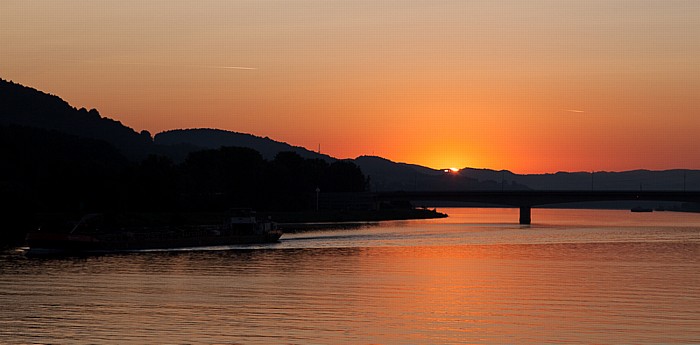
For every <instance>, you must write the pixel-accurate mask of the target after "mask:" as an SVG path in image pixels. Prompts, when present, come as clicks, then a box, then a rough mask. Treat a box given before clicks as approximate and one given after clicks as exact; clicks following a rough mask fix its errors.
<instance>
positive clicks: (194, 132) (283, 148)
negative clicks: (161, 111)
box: [154, 128, 336, 162]
mask: <svg viewBox="0 0 700 345" xmlns="http://www.w3.org/2000/svg"><path fill="white" fill-rule="evenodd" d="M154 140H155V143H156V144H158V145H161V146H170V147H176V146H179V147H183V148H184V147H188V146H189V148H190V149H191V150H196V149H198V148H199V149H218V148H220V147H224V146H235V147H247V148H251V149H253V150H256V151H258V152H260V154H261V155H262V157H263V158H265V159H268V160H271V159H274V158H275V156H276V155H277V154H278V153H280V152H294V153H296V154H298V155H300V156H301V157H303V158H307V159H323V160H325V161H326V162H333V161H335V160H336V159H335V158H333V157H330V156H328V155H323V154H319V153H316V152H313V151H310V150H307V149H305V148H303V147H299V146H292V145H289V144H287V143H283V142H279V141H275V140H272V139H270V138H267V137H265V138H262V137H258V136H254V135H251V134H245V133H238V132H231V131H225V130H221V129H207V128H196V129H176V130H171V131H165V132H161V133H158V134H156V135H155V138H154Z"/></svg>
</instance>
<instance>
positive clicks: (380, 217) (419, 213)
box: [262, 208, 447, 223]
mask: <svg viewBox="0 0 700 345" xmlns="http://www.w3.org/2000/svg"><path fill="white" fill-rule="evenodd" d="M262 215H264V216H266V217H270V218H271V219H272V220H273V221H275V222H278V223H340V222H378V221H384V220H410V219H433V218H446V217H447V214H445V213H440V212H438V211H437V210H435V209H432V210H431V209H423V208H417V209H389V210H325V211H318V212H316V211H305V212H266V213H262Z"/></svg>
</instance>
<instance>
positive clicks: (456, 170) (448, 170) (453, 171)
mask: <svg viewBox="0 0 700 345" xmlns="http://www.w3.org/2000/svg"><path fill="white" fill-rule="evenodd" d="M442 171H444V172H446V173H453V174H456V173H458V172H459V169H458V168H449V169H443V170H442Z"/></svg>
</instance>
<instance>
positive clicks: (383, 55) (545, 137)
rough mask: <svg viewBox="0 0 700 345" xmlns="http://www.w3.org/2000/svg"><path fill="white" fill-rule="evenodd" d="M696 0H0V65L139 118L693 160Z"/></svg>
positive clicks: (411, 159) (420, 159) (617, 162)
mask: <svg viewBox="0 0 700 345" xmlns="http://www.w3.org/2000/svg"><path fill="white" fill-rule="evenodd" d="M699 18H700V1H695V0H684V1H681V0H666V1H661V0H658V1H650V0H635V1H632V0H626V1H623V0H531V1H520V0H503V1H484V0H475V1H463V0H444V1H440V0H437V1H423V0H420V1H419V0H405V1H398V0H374V1H370V0H233V1H213V0H209V1H134V0H132V1H111V0H102V1H68V0H56V1H48V0H47V1H37V0H21V1H17V0H3V1H2V2H0V47H2V48H0V77H1V78H3V79H8V80H13V81H15V82H18V83H21V84H24V85H27V86H31V87H34V88H37V89H39V90H42V91H45V92H49V93H52V94H56V95H58V96H60V97H62V98H64V99H65V100H66V101H68V102H69V103H70V104H72V105H73V106H76V107H86V108H97V109H98V110H99V111H100V113H101V114H102V115H103V116H106V117H111V118H114V119H117V120H120V121H122V122H123V123H124V124H126V125H128V126H130V127H132V128H134V129H136V130H137V131H139V130H142V129H147V130H149V131H151V132H152V133H157V132H159V131H163V130H168V129H175V128H192V127H212V128H221V129H226V130H232V131H239V132H246V133H252V134H255V135H260V136H269V137H271V138H273V139H276V140H280V141H286V142H289V143H290V144H293V145H299V146H304V147H307V148H309V149H312V150H316V149H317V147H318V145H319V144H320V145H321V150H322V152H323V153H327V154H330V155H332V156H336V157H339V158H354V157H356V156H359V155H378V156H383V157H386V158H389V159H391V160H394V161H401V162H408V163H415V164H421V165H426V166H430V167H433V168H447V167H460V168H461V167H483V168H493V169H509V170H512V171H515V172H519V173H541V172H556V171H592V170H595V171H599V170H608V171H616V170H629V169H639V168H643V169H672V168H693V169H700V148H698V144H697V142H698V141H697V140H696V138H697V136H698V133H700V114H698V109H700V58H699V57H700V39H698V37H700V19H699Z"/></svg>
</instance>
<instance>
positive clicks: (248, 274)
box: [0, 209, 700, 344]
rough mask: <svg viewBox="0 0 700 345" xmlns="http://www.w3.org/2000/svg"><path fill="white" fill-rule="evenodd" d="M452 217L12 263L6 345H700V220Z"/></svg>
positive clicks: (500, 214)
mask: <svg viewBox="0 0 700 345" xmlns="http://www.w3.org/2000/svg"><path fill="white" fill-rule="evenodd" d="M442 211H445V212H447V213H448V214H450V218H447V219H439V220H427V221H402V222H382V223H379V225H376V226H363V227H360V228H357V229H352V230H348V229H345V230H329V231H314V232H299V233H296V234H285V235H284V236H283V238H282V241H281V242H280V243H278V244H271V245H259V246H249V247H233V248H222V247H214V248H208V250H205V251H190V250H187V251H175V252H163V251H156V252H146V253H132V254H119V255H104V256H94V257H86V258H58V259H26V258H23V257H21V256H16V255H6V256H4V257H2V258H0V306H2V309H0V343H3V344H27V343H50V344H95V343H98V344H370V343H371V344H436V343H449V344H458V343H476V344H502V343H531V344H542V343H551V344H562V343H601V344H619V343H635V344H660V343H686V344H689V343H700V214H685V213H670V212H653V213H645V214H636V213H630V212H629V211H591V210H541V209H535V210H533V215H532V216H533V222H534V223H535V224H533V225H532V226H530V227H524V226H520V225H518V224H517V217H518V211H517V210H507V209H506V210H499V209H445V210H442Z"/></svg>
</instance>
